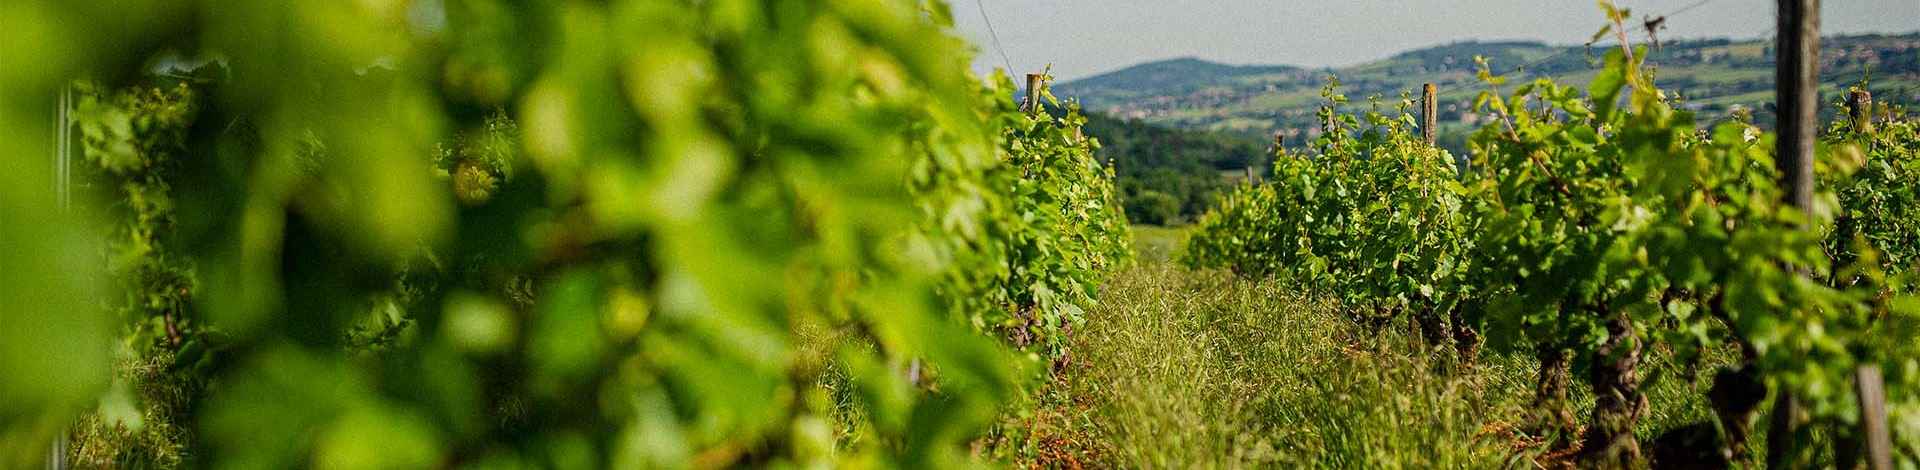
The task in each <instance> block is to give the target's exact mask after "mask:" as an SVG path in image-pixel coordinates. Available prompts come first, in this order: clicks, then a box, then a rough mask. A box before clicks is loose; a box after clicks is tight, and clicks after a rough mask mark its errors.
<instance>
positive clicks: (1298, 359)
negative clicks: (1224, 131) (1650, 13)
mask: <svg viewBox="0 0 1920 470" xmlns="http://www.w3.org/2000/svg"><path fill="white" fill-rule="evenodd" d="M1601 5H1602V7H1603V8H1602V9H1603V11H1604V12H1605V13H1606V15H1607V16H1606V18H1607V19H1608V20H1609V23H1610V25H1609V26H1608V29H1605V30H1602V32H1601V33H1602V35H1604V34H1617V35H1618V36H1619V38H1620V44H1619V45H1616V46H1615V47H1613V48H1611V49H1609V50H1608V51H1607V52H1605V53H1604V66H1603V68H1602V69H1601V70H1600V71H1599V72H1598V73H1597V75H1595V76H1594V78H1593V79H1592V80H1591V81H1590V82H1589V83H1588V84H1587V85H1586V86H1585V87H1584V88H1581V87H1575V86H1570V85H1564V84H1561V83H1559V82H1556V81H1555V80H1553V79H1550V78H1540V79H1534V80H1532V81H1528V82H1524V83H1522V82H1517V81H1516V82H1513V83H1509V80H1510V78H1509V77H1508V76H1506V75H1503V74H1500V73H1496V72H1495V70H1496V69H1495V66H1494V64H1491V63H1490V62H1489V61H1488V60H1485V59H1481V60H1480V61H1479V63H1478V64H1477V65H1478V67H1479V70H1480V72H1479V74H1478V78H1479V81H1480V83H1481V85H1482V86H1483V87H1484V90H1482V91H1480V92H1479V94H1478V98H1477V99H1475V100H1474V101H1473V107H1474V111H1475V112H1483V113H1487V114H1488V115H1491V116H1494V117H1495V119H1492V120H1489V121H1487V122H1486V123H1485V124H1484V125H1483V126H1481V127H1479V128H1477V129H1476V130H1475V131H1474V133H1473V134H1472V136H1471V137H1470V138H1469V139H1468V143H1467V146H1468V149H1469V151H1468V152H1467V154H1465V155H1456V154H1454V153H1453V152H1449V151H1447V150H1444V149H1442V148H1441V147H1439V146H1437V145H1436V144H1435V138H1434V128H1435V124H1434V123H1433V121H1432V116H1433V114H1435V111H1434V107H1433V103H1434V100H1435V98H1434V97H1433V93H1434V90H1433V89H1432V87H1431V86H1429V87H1428V89H1427V90H1424V93H1422V92H1421V91H1411V90H1410V91H1407V92H1405V93H1403V94H1401V95H1400V96H1397V97H1386V98H1382V97H1380V96H1370V97H1367V98H1365V99H1363V100H1350V99H1349V98H1348V97H1346V96H1345V95H1343V94H1342V92H1341V90H1342V86H1341V84H1340V82H1339V80H1338V79H1337V78H1329V79H1328V80H1327V81H1326V84H1325V86H1324V87H1323V88H1322V91H1321V97H1322V100H1323V106H1321V107H1320V108H1319V109H1320V111H1319V114H1318V120H1319V123H1320V132H1318V133H1317V135H1316V137H1314V138H1313V139H1311V141H1310V142H1309V143H1308V145H1307V147H1306V148H1305V150H1289V149H1287V148H1286V147H1283V146H1281V145H1278V143H1276V145H1275V146H1274V147H1273V148H1272V151H1271V155H1268V156H1267V157H1269V158H1270V159H1271V163H1270V166H1268V167H1267V168H1270V172H1269V173H1268V174H1267V176H1265V177H1263V178H1255V175H1254V174H1253V172H1252V170H1250V169H1249V170H1248V172H1247V177H1246V179H1244V180H1241V181H1240V182H1239V183H1238V186H1236V187H1228V186H1226V185H1225V184H1224V183H1216V182H1210V181H1209V182H1206V183H1205V187H1196V188H1185V189H1181V190H1180V191H1181V195H1180V196H1178V197H1176V196H1174V195H1171V194H1167V193H1166V192H1164V191H1163V190H1166V191H1171V189H1168V188H1174V187H1181V186H1180V185H1185V184H1188V183H1187V181H1189V180H1190V179H1192V178H1195V176H1194V175H1195V174H1206V171H1207V170H1193V168H1201V167H1199V166H1193V165H1190V166H1191V167H1192V168H1188V169H1189V170H1192V171H1186V170H1183V171H1186V172H1185V173H1181V174H1178V175H1177V176H1178V177H1179V178H1180V179H1179V181H1175V182H1159V183H1153V184H1140V185H1138V186H1137V187H1127V186H1125V185H1123V184H1122V183H1123V180H1122V178H1121V176H1122V174H1123V172H1120V171H1119V170H1117V169H1116V168H1115V166H1114V164H1113V162H1112V161H1111V160H1103V159H1101V158H1100V157H1099V156H1098V155H1099V151H1100V149H1101V148H1102V140H1101V139H1102V136H1101V135H1099V134H1098V133H1097V132H1095V130H1097V129H1119V128H1123V127H1125V126H1135V127H1137V125H1136V124H1132V123H1124V124H1116V123H1101V124H1098V125H1094V126H1089V123H1090V122H1096V119H1094V118H1090V117H1089V116H1087V115H1084V114H1083V113H1082V110H1081V109H1080V107H1079V105H1078V103H1077V102H1076V101H1075V100H1072V99H1065V98H1062V97H1058V96H1055V95H1054V93H1053V91H1052V89H1051V87H1050V83H1051V82H1052V80H1053V78H1052V77H1051V76H1050V75H1048V74H1047V73H1044V72H1043V73H1038V74H1028V75H1025V76H1024V77H1023V78H1025V82H1024V83H1016V82H1015V80H1014V77H1010V76H1008V75H1007V72H1006V71H998V72H995V73H992V74H989V75H988V76H986V77H981V76H978V75H977V74H975V73H973V72H971V71H970V70H969V68H970V65H969V64H970V63H971V61H972V60H973V57H974V55H975V54H976V48H975V47H974V46H973V45H970V44H968V43H967V42H966V41H964V40H962V39H960V38H959V37H957V36H956V35H955V33H954V32H953V29H954V23H955V20H954V16H955V12H954V11H953V8H952V7H949V6H948V5H946V4H945V3H944V2H941V1H939V0H867V1H820V0H802V1H763V0H720V1H692V2H657V1H614V2H514V1H507V0H448V1H444V2H439V1H435V2H380V1H365V2H324V1H288V2H242V3H237V4H221V3H219V2H162V1H119V2H101V1H74V2H42V1H31V0H30V1H26V2H13V3H8V4H5V5H0V16H4V17H5V18H8V19H9V21H8V22H7V23H8V24H9V25H10V26H9V27H6V28H0V41H4V42H5V43H7V44H28V45H35V46H41V47H29V48H9V49H8V50H6V51H5V52H4V53H0V63H4V64H6V65H7V66H5V67H0V90H3V92H4V95H0V96H4V97H5V100H4V101H0V112H3V113H4V114H0V149H3V150H4V151H6V152H7V153H8V154H9V155H16V156H23V157H9V158H8V159H7V163H6V167H5V168H4V171H0V468H41V467H51V468H202V467H211V468H240V469H251V468H331V469H348V468H350V469H360V468H731V467H753V468H758V467H807V468H840V467H856V468H873V467H879V468H891V467H899V468H951V467H977V466H1017V467H1034V468H1039V467H1046V468H1081V467H1096V468H1107V467H1127V468H1133V467H1153V468H1159V467H1245V466H1290V467H1291V466H1312V467H1339V468H1354V467H1403V466H1413V467H1426V466H1434V467H1449V468H1458V467H1474V468H1480V467H1509V468H1511V467H1554V468H1557V467H1565V466H1579V467H1603V468H1627V467H1633V468H1639V467H1646V466H1649V465H1653V466H1658V467H1674V468H1698V467H1709V468H1712V467H1730V466H1758V465H1762V464H1764V465H1766V466H1769V467H1782V468H1799V467H1812V466H1832V467H1843V468H1852V467H1855V466H1862V465H1864V466H1868V467H1870V468H1888V467H1887V466H1888V465H1894V464H1897V465H1898V466H1899V468H1911V467H1914V466H1916V465H1920V344H1916V343H1915V342H1914V341H1913V338H1915V337H1916V335H1920V120H1917V119H1915V117H1913V116H1911V115H1909V113H1908V111H1907V110H1906V109H1905V108H1904V107H1903V106H1901V105H1900V104H1899V103H1889V102H1884V101H1886V100H1883V102H1878V103H1876V102H1874V101H1873V100H1872V98H1871V95H1870V94H1868V93H1866V90H1867V85H1868V83H1867V82H1866V81H1865V79H1863V81H1862V82H1861V83H1860V84H1859V85H1858V86H1856V89H1855V92H1854V93H1851V94H1850V95H1849V98H1848V99H1846V100H1845V101H1843V102H1838V103H1814V106H1829V107H1834V108H1838V109H1842V110H1844V111H1842V112H1841V113H1840V115H1839V118H1836V119H1834V120H1833V121H1832V122H1831V123H1830V124H1827V125H1825V126H1824V127H1822V128H1820V129H1817V132H1816V129H1812V128H1795V127H1791V126H1775V127H1769V128H1768V129H1775V130H1777V131H1774V130H1763V126H1761V124H1763V123H1756V122H1753V121H1754V119H1753V118H1752V117H1751V115H1749V114H1734V115H1731V116H1729V117H1726V118H1720V117H1718V116H1697V115H1695V114H1694V113H1693V112H1691V111H1689V110H1688V109H1687V108H1686V107H1685V106H1683V105H1682V103H1678V102H1676V100H1675V99H1674V95H1672V94H1670V93H1669V92H1666V91H1663V90H1662V89H1661V88H1660V86H1659V80H1658V78H1657V77H1658V76H1657V73H1655V71H1654V68H1653V67H1650V66H1649V65H1648V64H1647V63H1646V61H1645V60H1646V57H1647V51H1648V48H1650V47H1654V46H1652V45H1639V44H1636V43H1635V42H1634V41H1631V40H1629V38H1628V34H1630V33H1631V29H1630V26H1629V25H1630V23H1629V21H1631V18H1632V17H1631V16H1630V14H1629V13H1628V12H1627V11H1625V10H1620V9H1615V8H1614V7H1613V6H1612V4H1611V3H1607V2H1602V4H1601ZM1783 17H1785V16H1783ZM1783 21H1785V20H1783ZM1595 37H1596V39H1597V38H1599V37H1600V35H1596V36H1595ZM1813 37H1814V38H1816V44H1817V38H1818V33H1817V29H1816V30H1815V31H1814V32H1813ZM1815 48H1816V49H1817V45H1816V46H1815ZM1783 62H1784V59H1783ZM1783 67H1785V66H1783ZM1783 76H1784V73H1783ZM1781 109H1782V110H1781V111H1780V113H1779V114H1781V115H1783V116H1786V115H1789V114H1791V113H1789V111H1794V110H1796V109H1799V110H1804V111H1808V112H1809V114H1808V115H1809V116H1811V115H1812V114H1810V113H1811V110H1806V109H1803V108H1792V107H1791V105H1783V107H1782V108H1781ZM49 111H52V113H51V114H52V116H53V117H54V119H52V120H51V121H50V120H48V119H46V118H47V117H48V115H49ZM1782 119H1788V118H1786V117H1783V118H1782ZM1809 119H1810V118H1809ZM1783 122H1784V121H1783ZM1801 130H1804V131H1805V132H1804V134H1805V135H1806V136H1817V137H1815V138H1814V139H1810V140H1807V141H1804V142H1802V141H1800V140H1796V139H1799V138H1800V137H1799V136H1800V133H1799V131H1801ZM1128 132H1136V133H1139V134H1140V135H1145V136H1149V137H1146V138H1142V141H1141V142H1138V143H1134V142H1129V143H1128V145H1129V148H1130V150H1129V151H1130V152H1135V153H1138V152H1145V151H1146V150H1141V149H1150V148H1153V147H1152V145H1158V144H1159V143H1160V142H1159V141H1160V140H1161V139H1168V138H1189V137H1184V136H1180V135H1175V134H1168V133H1161V132H1160V131H1154V130H1151V129H1147V130H1142V129H1137V128H1135V129H1129V130H1128ZM1169 136H1171V137H1169ZM1195 142H1201V143H1204V144H1206V145H1214V146H1220V147H1232V145H1230V144H1225V143H1220V142H1215V141H1209V140H1205V139H1199V140H1195ZM1135 145H1137V146H1138V147H1134V146H1135ZM1196 145H1199V144H1196ZM1793 145H1804V146H1805V149H1806V150H1807V152H1808V153H1806V155H1810V156H1811V157H1812V158H1811V159H1810V160H1807V161H1805V162H1799V160H1796V159H1795V158H1797V157H1795V155H1799V154H1798V153H1792V152H1788V151H1783V150H1781V149H1786V148H1788V147H1791V146H1793ZM49 151H51V152H49ZM48 153H52V154H53V155H54V158H52V159H47V158H44V157H40V156H42V155H46V154H48ZM24 156H32V157H24ZM1796 162H1799V163H1803V164H1804V166H1796V165H1798V164H1797V163H1796ZM49 163H51V164H49ZM1128 174H1134V175H1144V174H1151V170H1131V173H1128ZM48 182H52V184H48ZM1163 183H1164V184H1163ZM1215 188H1224V189H1220V190H1219V191H1220V194H1219V195H1218V197H1216V198H1213V199H1212V200H1210V201H1208V202H1210V203H1211V204H1207V205H1206V207H1205V213H1204V215H1201V216H1199V217H1198V219H1197V220H1196V221H1195V222H1194V223H1193V224H1192V225H1191V226H1189V227H1179V228H1160V227H1145V226H1131V225H1129V221H1128V217H1127V215H1128V211H1140V212H1151V213H1155V214H1160V215H1159V216H1157V219H1158V220H1155V221H1154V222H1157V223H1164V222H1169V221H1173V220H1175V219H1177V218H1178V216H1179V214H1180V213H1181V212H1182V211H1183V210H1184V208H1185V206H1187V205H1192V204H1193V203H1194V202H1195V201H1199V200H1200V199H1202V198H1203V197H1204V196H1205V195H1206V194H1212V192H1213V191H1214V190H1215ZM1134 193H1151V194H1154V195H1156V197H1158V198H1160V199H1162V200H1158V201H1153V202H1152V203H1151V204H1150V205H1151V207H1147V206H1148V205H1147V204H1143V205H1141V206H1138V207H1136V206H1130V204H1134V203H1135V201H1132V200H1127V199H1126V198H1127V197H1128V195H1129V194H1134Z"/></svg>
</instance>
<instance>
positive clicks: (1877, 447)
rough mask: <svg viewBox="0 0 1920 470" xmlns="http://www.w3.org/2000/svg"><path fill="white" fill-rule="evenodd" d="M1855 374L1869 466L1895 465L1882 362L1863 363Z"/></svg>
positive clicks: (1876, 468) (1884, 469) (1877, 469)
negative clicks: (1876, 363) (1879, 363)
mask: <svg viewBox="0 0 1920 470" xmlns="http://www.w3.org/2000/svg"><path fill="white" fill-rule="evenodd" d="M1853 377H1854V385H1855V387H1854V389H1855V391H1856V392H1858V393H1859V398H1860V400H1859V402H1860V437H1861V438H1863V439H1866V441H1867V442H1866V444H1867V468H1870V469H1873V470H1889V469H1892V468H1893V435H1892V433H1891V432H1890V431H1889V430H1888V429H1887V391H1886V387H1885V384H1884V383H1882V381H1881V378H1880V366H1878V365H1874V364H1866V365H1862V366H1860V368H1859V369H1855V370H1854V374H1853Z"/></svg>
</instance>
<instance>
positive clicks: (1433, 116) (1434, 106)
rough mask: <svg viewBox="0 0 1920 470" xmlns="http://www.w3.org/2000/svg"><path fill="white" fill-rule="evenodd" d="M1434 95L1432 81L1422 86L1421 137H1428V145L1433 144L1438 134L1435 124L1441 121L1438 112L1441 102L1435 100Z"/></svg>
mask: <svg viewBox="0 0 1920 470" xmlns="http://www.w3.org/2000/svg"><path fill="white" fill-rule="evenodd" d="M1433 95H1434V86H1433V84H1432V83H1428V84H1426V85H1424V86H1421V87H1420V137H1422V138H1425V139H1427V145H1433V142H1434V135H1435V134H1436V132H1435V130H1434V126H1435V125H1437V123H1439V122H1440V116H1438V113H1437V112H1436V111H1438V110H1439V104H1438V103H1436V102H1435V100H1434V99H1433Z"/></svg>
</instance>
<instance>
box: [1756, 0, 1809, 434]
mask: <svg viewBox="0 0 1920 470" xmlns="http://www.w3.org/2000/svg"><path fill="white" fill-rule="evenodd" d="M1778 5H1779V8H1778V10H1777V11H1778V13H1779V18H1778V23H1777V24H1776V26H1777V27H1778V28H1779V29H1778V30H1777V31H1779V34H1778V35H1777V36H1776V39H1775V43H1774V51H1775V56H1776V57H1777V58H1778V60H1777V61H1776V63H1777V65H1776V66H1775V68H1774V101H1775V109H1776V110H1777V111H1778V114H1777V119H1778V124H1777V125H1776V129H1778V132H1779V138H1778V139H1777V140H1775V141H1774V143H1775V148H1774V151H1775V154H1776V155H1777V157H1776V158H1777V160H1776V162H1777V165H1779V167H1780V177H1781V179H1782V181H1781V184H1782V185H1784V186H1786V187H1787V196H1786V201H1785V202H1786V203H1787V204H1790V205H1792V206H1794V207H1797V208H1800V209H1801V210H1802V211H1811V209H1812V207H1813V145H1814V131H1815V130H1816V129H1818V128H1819V123H1818V122H1817V121H1816V119H1817V118H1818V117H1817V116H1816V115H1815V112H1816V111H1817V110H1818V109H1819V108H1818V107H1817V106H1818V103H1817V101H1818V96H1819V95H1818V92H1817V90H1816V89H1815V88H1814V87H1816V86H1818V85H1819V79H1818V77H1819V76H1820V0H1778ZM1801 414H1802V411H1801V410H1800V404H1799V402H1798V400H1797V399H1796V398H1795V397H1794V396H1793V393H1792V392H1791V391H1788V390H1786V389H1784V388H1782V389H1781V390H1779V391H1778V392H1777V393H1775V394H1774V406H1773V416H1772V417H1771V420H1770V422H1769V428H1770V429H1769V430H1768V431H1767V467H1768V468H1787V467H1791V466H1794V465H1793V464H1792V462H1793V461H1792V460H1791V459H1792V458H1793V455H1794V454H1796V452H1795V451H1794V450H1795V447H1796V446H1795V443H1794V438H1795V437H1796V436H1795V435H1796V434H1798V432H1797V430H1796V428H1798V427H1799V425H1800V423H1799V421H1800V415H1801Z"/></svg>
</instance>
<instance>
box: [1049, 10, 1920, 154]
mask: <svg viewBox="0 0 1920 470" xmlns="http://www.w3.org/2000/svg"><path fill="white" fill-rule="evenodd" d="M1824 42H1825V44H1824V45H1823V48H1822V49H1823V54H1822V57H1821V62H1822V70H1823V74H1822V76H1821V78H1822V82H1823V86H1822V90H1823V91H1824V92H1825V93H1829V94H1831V97H1823V99H1822V101H1823V102H1826V101H1832V100H1833V99H1834V97H1837V96H1838V94H1839V91H1840V90H1841V89H1844V87H1845V86H1846V85H1847V84H1850V83H1854V82H1857V81H1859V79H1860V78H1861V77H1862V76H1864V75H1865V74H1866V73H1867V72H1868V70H1869V69H1871V71H1872V75H1873V81H1872V86H1871V88H1872V89H1873V91H1874V93H1875V95H1876V96H1880V97H1883V99H1891V100H1895V101H1900V102H1908V103H1911V102H1916V101H1920V33H1908V34H1902V35H1864V36H1839V37H1831V38H1826V39H1825V41H1824ZM1607 50H1608V49H1607V46H1601V45H1596V46H1593V47H1591V48H1589V47H1586V46H1557V45H1548V44H1544V43H1539V42H1520V41H1504V42H1460V43H1453V44H1446V45H1442V46H1436V47H1430V48H1425V49H1418V50H1413V51H1408V52H1404V53H1401V54H1397V55H1395V56H1393V57H1389V58H1386V59H1382V60H1377V61H1373V62H1368V63H1364V64H1359V65H1355V66H1351V67H1342V68H1333V69H1327V68H1322V69H1308V68H1301V67H1292V66H1285V65H1228V64H1219V63H1213V62H1208V61H1204V60H1199V59H1193V58H1181V59H1174V60H1167V61H1159V62H1151V63H1146V64H1139V65H1134V66H1131V67H1126V68H1123V69H1120V70H1116V71H1113V72H1108V73H1105V74H1101V75H1096V76H1093V77H1088V78H1084V79H1079V80H1074V81H1070V82H1066V83H1062V84H1060V85H1058V86H1057V87H1055V91H1056V94H1058V95H1060V96H1063V97H1071V98H1078V99H1079V100H1080V101H1081V103H1083V104H1084V105H1085V107H1086V109H1088V110H1090V111H1094V112H1100V113H1105V114H1109V115H1112V116H1115V117H1118V118H1122V119H1139V120H1141V121H1143V122H1145V123H1149V124H1155V125H1161V126H1167V127H1176V128H1185V129H1204V130H1212V131H1223V132H1229V133H1237V134H1242V135H1248V136H1253V137H1255V138H1257V139H1258V140H1260V141H1265V140H1266V139H1265V136H1267V135H1271V134H1272V133H1274V132H1280V133H1284V134H1287V135H1289V136H1293V137H1303V136H1304V137H1312V136H1313V135H1315V134H1317V132H1318V126H1317V123H1316V122H1315V121H1314V111H1315V109H1316V108H1317V107H1318V106H1319V105H1320V103H1321V99H1320V96H1319V90H1320V88H1321V87H1322V86H1323V85H1325V84H1326V81H1327V78H1328V77H1330V76H1333V77H1338V78H1339V81H1340V84H1341V85H1342V87H1341V92H1342V93H1344V94H1345V95H1347V96H1348V97H1350V98H1353V99H1354V101H1355V102H1357V103H1364V102H1365V99H1366V98H1367V97H1369V96H1379V97H1382V98H1384V99H1387V100H1394V99H1397V98H1398V97H1399V96H1400V94H1401V93H1405V92H1417V90H1418V89H1419V86H1420V84H1422V83H1425V82H1433V83H1436V84H1438V85H1439V87H1440V90H1441V93H1440V100H1441V106H1440V111H1441V112H1440V114H1441V115H1440V119H1441V122H1442V123H1443V125H1442V133H1443V134H1445V133H1447V132H1448V131H1456V132H1457V131H1458V130H1461V129H1465V128H1468V127H1471V126H1474V125H1476V124H1477V123H1479V122H1480V120H1481V119H1483V118H1484V117H1483V116H1479V115H1477V114H1475V113H1473V112H1472V109H1471V108H1472V107H1471V103H1472V99H1473V97H1474V96H1475V95H1476V94H1478V93H1479V92H1481V91H1482V90H1485V89H1486V88H1485V86H1484V85H1482V84H1481V83H1480V82H1479V80H1478V79H1476V78H1475V72H1476V70H1477V69H1476V66H1475V64H1474V57H1475V56H1481V57H1485V58H1487V60H1488V61H1489V63H1490V64H1491V65H1492V67H1493V70H1494V71H1495V72H1496V73H1501V74H1506V75H1508V76H1509V77H1512V79H1514V80H1526V79H1531V78H1534V77H1554V78H1556V79H1558V80H1561V81H1563V82H1565V83H1572V84H1584V83H1586V82H1587V81H1588V80H1590V79H1591V78H1592V76H1593V74H1594V71H1595V70H1596V69H1597V68H1598V66H1599V64H1598V63H1599V61H1600V58H1601V57H1603V56H1604V54H1605V53H1606V52H1607ZM1650 57H1651V59H1650V61H1649V62H1650V63H1651V64H1652V65H1653V67H1654V68H1655V69H1656V70H1657V76H1658V81H1659V84H1660V85H1661V86H1662V87H1663V88H1666V89H1669V90H1672V91H1674V92H1676V93H1677V94H1679V95H1680V99H1681V100H1683V101H1685V102H1686V104H1685V105H1684V106H1685V107H1686V108H1689V109H1692V110H1695V111H1697V112H1699V113H1701V115H1702V116H1703V117H1706V118H1709V119H1711V118H1715V117H1719V116H1725V115H1727V113H1729V112H1730V111H1731V110H1733V109H1734V108H1735V107H1745V108H1747V109H1754V110H1759V111H1760V113H1761V114H1762V116H1758V117H1760V118H1761V119H1762V121H1761V122H1766V121H1770V119H1767V118H1766V116H1764V113H1765V104H1766V103H1768V102H1769V101H1771V99H1772V86H1773V85H1772V84H1773V56H1772V51H1771V43H1770V42H1767V41H1762V40H1743V41H1734V40H1727V39H1712V40H1688V41H1674V42H1668V43H1663V44H1661V45H1660V47H1658V48H1657V49H1653V51H1652V52H1651V55H1650ZM1523 66H1524V67H1523ZM1289 140H1290V141H1292V142H1301V141H1302V140H1303V139H1289Z"/></svg>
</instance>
